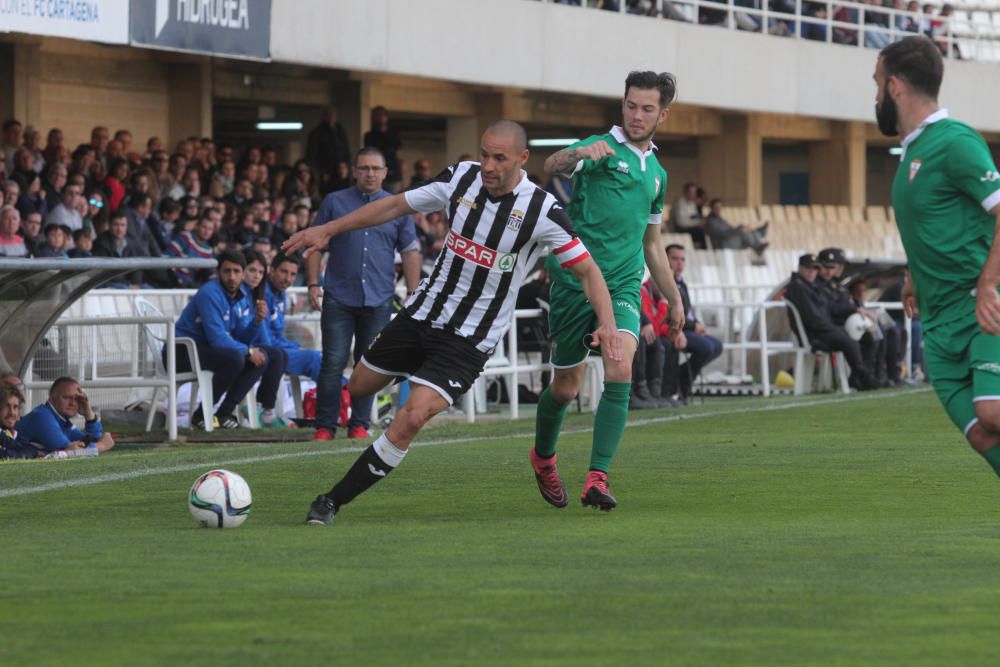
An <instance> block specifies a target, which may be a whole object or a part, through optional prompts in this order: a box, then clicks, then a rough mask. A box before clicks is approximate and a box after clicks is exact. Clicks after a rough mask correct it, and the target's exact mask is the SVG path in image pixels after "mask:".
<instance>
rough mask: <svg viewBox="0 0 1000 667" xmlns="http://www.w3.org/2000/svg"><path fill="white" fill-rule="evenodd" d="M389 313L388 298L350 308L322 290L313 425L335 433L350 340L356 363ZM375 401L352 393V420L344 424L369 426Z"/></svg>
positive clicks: (381, 327)
mask: <svg viewBox="0 0 1000 667" xmlns="http://www.w3.org/2000/svg"><path fill="white" fill-rule="evenodd" d="M391 316H392V301H391V300H390V301H387V302H386V303H384V304H382V305H381V306H374V307H368V306H360V307H352V306H344V305H342V304H339V303H337V302H336V301H334V299H333V297H332V296H331V295H330V293H329V292H326V291H324V292H323V315H322V319H321V320H320V327H321V329H322V332H323V364H322V366H321V367H320V371H319V382H317V383H316V428H325V429H329V430H330V431H331V432H336V428H337V421H338V419H339V417H340V392H341V379H342V377H343V375H344V368H345V367H346V366H347V356H348V355H349V354H350V353H351V341H352V340H353V341H354V363H355V365H356V364H357V363H358V362H359V361H360V360H361V356H362V355H363V354H364V353H365V350H367V349H368V346H369V345H371V342H372V341H373V340H375V335H376V334H377V333H378V332H379V331H381V330H382V329H383V327H385V325H386V324H388V323H389V319H390V317H391ZM374 400H375V397H374V396H352V397H351V419H350V421H349V422H348V423H347V424H346V426H348V427H351V426H363V427H364V428H368V422H369V417H371V412H372V403H373V402H374ZM341 426H344V424H341Z"/></svg>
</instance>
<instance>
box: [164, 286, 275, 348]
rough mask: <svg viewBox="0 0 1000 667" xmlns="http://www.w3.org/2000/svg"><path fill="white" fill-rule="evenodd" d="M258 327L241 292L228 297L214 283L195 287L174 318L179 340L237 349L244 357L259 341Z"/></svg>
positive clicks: (246, 299)
mask: <svg viewBox="0 0 1000 667" xmlns="http://www.w3.org/2000/svg"><path fill="white" fill-rule="evenodd" d="M261 329H262V327H261V326H260V325H258V324H255V323H254V321H253V301H252V300H251V299H250V298H249V297H248V296H247V292H245V291H243V290H242V289H241V290H240V291H239V292H237V295H236V297H235V298H231V297H230V296H229V295H228V294H227V293H226V290H225V289H224V288H223V287H222V284H221V283H220V282H219V281H218V280H211V281H209V282H207V283H205V284H204V285H202V286H201V288H199V290H198V291H197V292H196V293H195V295H194V296H193V297H192V298H191V301H190V302H188V305H187V306H185V307H184V311H183V312H181V316H180V317H179V318H178V319H177V324H176V325H175V331H176V332H177V336H178V337H180V338H191V339H193V340H194V342H195V343H196V344H198V345H205V346H207V347H216V348H223V349H230V350H239V351H240V353H242V354H243V355H246V354H247V352H248V351H249V348H250V346H251V345H256V344H258V343H259V342H261V341H260V340H258V338H259V337H260V336H261V332H260V330H261Z"/></svg>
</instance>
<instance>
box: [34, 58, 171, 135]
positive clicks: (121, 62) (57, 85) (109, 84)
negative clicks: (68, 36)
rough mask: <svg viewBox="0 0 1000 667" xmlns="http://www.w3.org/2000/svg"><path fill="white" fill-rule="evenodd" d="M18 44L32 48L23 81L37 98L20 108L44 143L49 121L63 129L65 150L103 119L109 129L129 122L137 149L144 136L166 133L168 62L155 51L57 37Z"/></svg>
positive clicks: (50, 124)
mask: <svg viewBox="0 0 1000 667" xmlns="http://www.w3.org/2000/svg"><path fill="white" fill-rule="evenodd" d="M18 48H19V49H20V50H21V52H24V51H25V50H27V51H35V53H34V54H30V53H29V54H26V55H29V57H31V56H33V57H34V59H35V63H36V64H35V66H34V67H33V68H32V69H33V72H32V74H33V75H32V76H30V77H29V82H28V85H29V87H31V88H33V89H34V90H36V91H37V96H38V97H37V101H36V102H33V103H31V104H30V106H33V107H34V109H30V108H29V109H26V110H25V111H26V112H27V113H25V112H22V111H20V110H19V113H20V114H21V117H23V118H25V119H26V122H29V123H32V124H34V125H35V127H37V128H39V129H41V131H42V133H43V135H42V142H43V144H44V141H45V134H44V133H45V132H47V131H48V130H49V129H50V128H53V127H58V128H60V129H61V130H62V131H63V133H64V135H65V138H66V146H67V147H69V149H70V150H73V148H75V147H76V146H77V144H81V143H85V142H88V141H90V130H91V128H93V127H94V126H95V125H108V126H109V127H108V129H109V130H110V131H111V132H112V133H114V131H115V130H117V129H119V128H128V129H129V130H131V131H132V136H133V150H139V151H140V152H141V150H143V149H144V148H145V146H144V145H143V144H142V143H141V142H145V141H146V139H147V138H148V137H150V136H160V137H163V138H164V139H167V138H168V136H169V133H168V127H169V123H168V116H169V96H168V92H167V90H168V84H167V68H166V66H165V65H163V64H162V63H161V62H157V56H156V54H155V53H153V52H149V51H140V50H136V49H121V48H111V47H105V46H98V45H95V44H89V43H86V42H76V41H71V40H61V39H46V40H45V41H44V42H42V44H41V45H40V46H30V47H25V46H20V45H19V47H18ZM36 86H37V88H36ZM30 97H34V94H32V95H29V99H30ZM32 111H36V113H32Z"/></svg>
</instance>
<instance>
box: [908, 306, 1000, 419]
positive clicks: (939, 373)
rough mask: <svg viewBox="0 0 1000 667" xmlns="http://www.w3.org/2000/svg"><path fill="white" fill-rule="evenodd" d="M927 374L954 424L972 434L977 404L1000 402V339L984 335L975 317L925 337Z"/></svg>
mask: <svg viewBox="0 0 1000 667" xmlns="http://www.w3.org/2000/svg"><path fill="white" fill-rule="evenodd" d="M924 359H925V360H926V361H927V374H928V375H929V376H930V379H931V385H932V386H933V387H934V391H936V392H937V395H938V398H939V399H940V400H941V403H942V405H944V409H945V410H946V411H947V413H948V416H949V417H951V421H952V422H954V423H955V426H957V427H958V428H959V429H960V430H961V431H962V433H964V434H968V432H969V429H970V428H972V426H973V424H975V422H976V405H975V404H976V401H1000V336H991V335H989V334H986V333H983V331H982V329H980V328H979V324H978V323H977V322H976V318H975V316H974V315H973V316H972V317H971V318H970V317H965V318H963V319H961V320H958V321H956V322H949V323H948V324H945V325H940V326H938V327H936V328H935V329H934V330H933V331H929V332H927V334H926V335H925V337H924Z"/></svg>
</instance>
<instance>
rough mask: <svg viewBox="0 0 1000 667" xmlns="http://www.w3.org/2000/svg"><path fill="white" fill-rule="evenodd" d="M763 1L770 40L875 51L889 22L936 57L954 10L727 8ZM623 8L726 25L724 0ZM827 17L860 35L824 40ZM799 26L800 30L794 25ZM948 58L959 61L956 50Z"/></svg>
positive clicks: (790, 3) (738, 18)
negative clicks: (934, 49)
mask: <svg viewBox="0 0 1000 667" xmlns="http://www.w3.org/2000/svg"><path fill="white" fill-rule="evenodd" d="M765 1H766V2H767V10H768V12H769V13H770V14H775V16H769V17H768V19H767V26H766V31H767V32H768V33H770V34H772V35H780V36H784V37H789V36H793V35H795V34H796V31H797V30H798V31H799V34H800V35H801V36H802V37H803V38H805V39H811V40H816V41H821V42H825V41H832V42H834V43H836V44H849V45H854V46H857V44H858V33H859V32H861V33H862V37H861V39H862V40H863V44H864V46H866V47H869V48H876V49H881V48H884V47H885V46H887V45H888V44H889V41H890V36H889V26H890V22H894V23H895V26H894V27H895V31H896V32H898V33H902V34H901V35H900V36H899V37H897V39H902V37H903V36H905V34H906V33H912V34H924V35H927V36H928V37H930V38H931V39H932V40H934V42H935V43H936V44H937V45H938V47H939V48H940V49H941V52H942V53H944V54H945V55H947V50H948V40H947V33H948V31H949V29H950V26H949V21H950V19H949V17H950V16H952V13H953V11H954V7H953V6H952V5H951V4H948V3H945V4H943V5H941V8H940V9H937V7H935V5H934V4H931V3H925V4H923V5H921V4H920V2H918V0H909V1H907V0H858V1H857V2H855V3H851V4H847V3H839V2H834V3H826V2H810V1H809V0H806V1H804V2H802V9H801V15H800V16H798V17H797V15H796V11H795V4H796V3H795V2H794V0H734V2H733V5H735V6H736V7H741V8H745V9H751V10H757V11H758V12H759V11H761V10H763V9H764V6H763V5H764V2H765ZM552 2H555V3H556V4H562V5H576V6H583V5H587V6H590V7H596V8H598V9H605V10H610V11H615V12H617V11H621V9H622V6H621V0H552ZM624 3H625V12H626V13H628V14H634V15H639V16H652V17H658V16H662V17H663V18H666V19H671V20H673V21H683V22H686V23H698V24H701V25H726V24H727V23H728V21H729V16H728V15H729V11H728V2H726V1H725V0H715V2H714V4H716V5H718V7H717V8H716V7H713V6H712V4H713V2H712V0H703V3H702V4H701V5H700V6H699V7H697V8H696V7H695V6H694V5H692V4H688V3H686V2H682V1H673V0H660V1H658V0H624ZM857 5H870V6H872V7H873V8H874V7H880V8H884V9H892V10H895V11H896V12H901V13H897V14H894V16H895V18H894V19H893V18H891V16H890V14H889V13H887V12H884V11H877V10H875V9H871V10H869V9H861V8H859V7H858V6H857ZM830 12H832V13H833V16H832V17H830V16H829V15H830ZM827 18H832V20H833V21H836V22H838V23H843V24H851V25H854V26H858V27H859V28H860V31H859V29H858V28H851V27H847V26H837V27H834V28H833V31H832V33H833V34H832V35H827V25H826V19H827ZM733 22H734V23H735V25H736V27H737V28H738V29H740V30H746V31H749V32H761V31H762V30H763V29H764V28H762V26H763V16H761V15H760V14H757V13H749V12H740V11H735V12H733ZM799 22H801V25H796V24H797V23H799ZM864 26H871V27H872V29H865V28H864ZM952 55H954V56H955V57H961V55H960V54H959V52H958V49H957V47H956V48H955V49H954V51H953V54H952Z"/></svg>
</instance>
